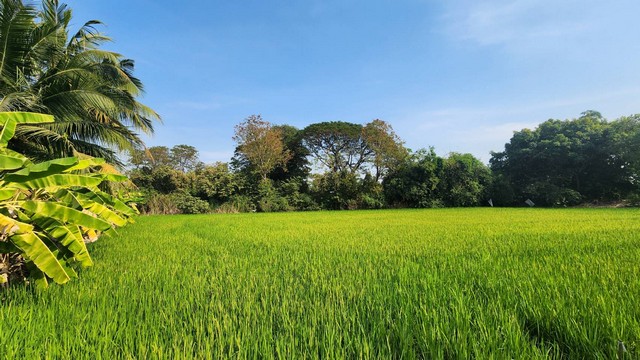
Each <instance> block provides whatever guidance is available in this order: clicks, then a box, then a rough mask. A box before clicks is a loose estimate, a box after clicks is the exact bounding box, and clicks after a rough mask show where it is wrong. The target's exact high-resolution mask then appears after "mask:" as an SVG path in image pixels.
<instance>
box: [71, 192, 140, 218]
mask: <svg viewBox="0 0 640 360" xmlns="http://www.w3.org/2000/svg"><path fill="white" fill-rule="evenodd" d="M81 191H82V193H83V194H84V195H85V196H87V197H89V198H91V200H93V201H95V202H100V203H103V204H106V205H109V206H111V207H112V208H114V209H115V210H116V211H118V212H120V213H121V214H124V215H126V216H128V217H130V218H131V217H133V216H136V215H138V213H137V212H136V211H135V210H134V209H133V208H131V207H130V206H129V205H127V204H125V203H124V202H123V201H122V200H120V199H118V198H117V197H115V196H112V195H110V194H107V193H106V192H104V191H100V190H94V191H88V190H81Z"/></svg>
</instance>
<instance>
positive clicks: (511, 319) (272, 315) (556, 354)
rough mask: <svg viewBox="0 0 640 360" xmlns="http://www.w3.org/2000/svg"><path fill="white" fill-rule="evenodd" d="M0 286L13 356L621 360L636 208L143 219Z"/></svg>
mask: <svg viewBox="0 0 640 360" xmlns="http://www.w3.org/2000/svg"><path fill="white" fill-rule="evenodd" d="M90 250H91V251H92V254H93V257H94V259H95V260H96V265H95V266H94V267H92V268H90V269H89V270H87V271H85V272H83V281H81V282H73V283H70V284H69V285H67V286H65V287H52V288H50V289H49V291H46V292H37V293H34V292H33V291H32V290H31V289H30V288H25V287H23V286H13V287H10V288H8V289H7V291H4V292H2V293H0V296H1V297H2V302H1V305H0V324H2V325H1V326H2V329H1V331H0V349H2V351H3V352H2V356H4V357H6V358H14V359H17V358H38V357H43V356H45V357H50V358H72V359H83V358H133V357H136V358H149V359H153V358H221V357H233V358H236V357H237V358H245V357H250V358H256V357H260V358H287V359H299V358H323V359H329V358H407V359H411V358H482V359H485V358H490V357H494V358H523V359H534V358H548V357H553V358H562V357H563V358H571V359H581V358H615V357H616V353H617V349H618V340H621V341H623V342H624V345H625V347H626V349H627V353H626V354H625V356H626V358H629V359H631V358H637V357H638V356H639V355H640V353H639V351H640V307H639V306H638V303H637V300H638V297H639V296H640V272H639V267H638V263H639V262H640V212H639V211H638V210H636V209H568V210H567V209H565V210H550V209H546V210H545V209H432V210H379V211H356V212H308V213H288V214H231V215H229V214H227V215H225V214H220V215H195V216H173V217H166V216H165V217H142V218H140V219H139V221H138V222H137V223H136V224H134V225H132V226H128V227H126V228H124V229H122V230H121V232H120V235H119V236H118V237H114V238H107V239H104V240H102V241H99V242H96V243H95V244H92V246H91V249H90Z"/></svg>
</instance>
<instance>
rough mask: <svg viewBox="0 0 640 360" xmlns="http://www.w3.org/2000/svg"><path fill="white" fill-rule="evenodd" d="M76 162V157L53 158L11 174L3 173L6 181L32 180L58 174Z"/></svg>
mask: <svg viewBox="0 0 640 360" xmlns="http://www.w3.org/2000/svg"><path fill="white" fill-rule="evenodd" d="M76 164H78V158H77V157H66V158H61V159H54V160H49V161H45V162H41V163H38V164H33V165H29V166H27V167H25V168H24V169H21V170H20V171H16V172H14V173H11V174H7V175H5V177H4V178H5V180H6V181H11V182H21V181H26V180H33V179H37V178H40V177H46V176H49V175H54V174H60V173H61V172H63V171H64V170H67V169H69V168H71V167H73V166H75V165H76Z"/></svg>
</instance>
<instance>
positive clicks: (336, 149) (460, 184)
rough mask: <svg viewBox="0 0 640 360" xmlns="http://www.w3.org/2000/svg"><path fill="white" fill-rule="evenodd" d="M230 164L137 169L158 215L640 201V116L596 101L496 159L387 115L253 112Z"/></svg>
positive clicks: (193, 157) (139, 164)
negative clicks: (330, 117)
mask: <svg viewBox="0 0 640 360" xmlns="http://www.w3.org/2000/svg"><path fill="white" fill-rule="evenodd" d="M233 139H234V141H235V143H236V149H235V152H234V156H233V158H232V159H231V160H230V161H229V162H228V163H220V162H219V163H215V164H204V163H202V162H200V161H199V159H198V151H197V150H196V149H195V148H194V147H192V146H188V145H177V146H174V147H173V148H171V149H169V148H167V147H164V146H155V147H150V148H148V149H145V150H141V149H140V150H136V151H134V152H133V153H132V156H131V157H130V159H129V164H130V167H131V170H130V171H129V176H130V178H131V180H132V181H133V182H134V183H135V184H136V185H137V186H138V187H139V189H140V190H141V191H142V193H143V195H144V196H143V197H141V199H145V200H143V202H144V206H143V208H144V209H146V210H147V211H149V212H155V213H201V212H208V211H211V210H213V211H219V212H246V211H265V212H270V211H292V210H320V209H326V210H342V209H379V208H405V207H408V208H425V207H459V206H494V205H495V206H525V202H527V203H529V204H535V205H538V206H574V205H579V204H583V203H611V202H619V203H626V204H637V203H638V201H639V196H640V195H639V194H640V115H633V116H629V117H622V118H619V119H616V120H614V121H607V120H606V119H604V118H603V117H602V115H601V114H600V113H598V112H596V111H586V112H584V113H583V114H582V115H581V116H580V117H579V118H577V119H570V120H555V119H551V120H547V121H545V122H543V123H541V124H540V125H539V126H538V127H537V128H535V129H534V130H530V129H523V130H521V131H517V132H514V135H513V137H512V138H511V140H510V141H509V143H507V144H505V149H504V151H501V152H492V153H491V160H490V163H489V165H488V166H487V165H485V164H484V163H482V161H480V160H479V159H477V158H476V157H474V156H473V155H471V154H461V153H450V154H448V155H447V156H444V157H442V156H439V155H437V154H436V152H435V150H434V149H433V148H428V149H420V150H417V151H411V150H410V149H407V148H406V147H405V146H404V142H403V141H402V139H400V137H399V136H398V135H397V134H396V133H395V132H394V130H393V128H392V126H391V125H390V124H389V123H387V122H385V121H383V120H379V119H376V120H373V121H371V122H369V123H367V124H364V125H361V124H354V123H348V122H341V121H332V122H321V123H315V124H311V125H309V126H307V127H305V128H304V129H297V128H295V127H293V126H290V125H273V124H271V123H269V122H268V121H266V120H264V119H262V117H261V116H260V115H251V116H249V117H248V118H246V119H245V120H244V121H242V122H241V123H239V124H238V125H236V127H235V135H234V137H233Z"/></svg>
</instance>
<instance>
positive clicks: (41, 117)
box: [0, 111, 53, 126]
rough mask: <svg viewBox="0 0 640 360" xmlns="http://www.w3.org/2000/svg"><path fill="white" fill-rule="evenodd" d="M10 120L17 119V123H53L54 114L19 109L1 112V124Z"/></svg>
mask: <svg viewBox="0 0 640 360" xmlns="http://www.w3.org/2000/svg"><path fill="white" fill-rule="evenodd" d="M10 120H13V121H15V122H16V124H42V123H51V122H53V115H46V114H39V113H32V112H19V111H12V112H0V126H4V125H5V124H6V123H7V122H8V121H10Z"/></svg>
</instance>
